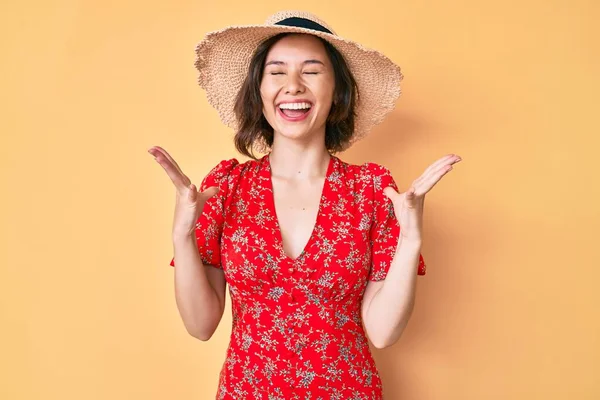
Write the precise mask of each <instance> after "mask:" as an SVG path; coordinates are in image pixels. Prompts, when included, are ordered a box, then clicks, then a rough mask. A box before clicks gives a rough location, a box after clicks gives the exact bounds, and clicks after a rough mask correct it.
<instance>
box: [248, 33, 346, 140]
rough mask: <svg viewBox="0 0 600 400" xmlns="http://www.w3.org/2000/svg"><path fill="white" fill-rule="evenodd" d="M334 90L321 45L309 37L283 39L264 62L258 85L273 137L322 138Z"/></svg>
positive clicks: (331, 73)
mask: <svg viewBox="0 0 600 400" xmlns="http://www.w3.org/2000/svg"><path fill="white" fill-rule="evenodd" d="M334 88H335V76H334V71H333V67H332V65H331V61H330V60H329V57H328V55H327V52H326V51H325V46H323V43H321V41H320V40H319V39H318V38H316V37H314V36H311V35H289V36H285V37H283V38H282V39H281V40H279V41H278V42H277V43H275V44H274V45H273V46H272V47H271V49H270V50H269V53H268V54H267V58H266V60H265V68H264V73H263V77H262V82H261V85H260V93H261V97H262V102H263V114H264V116H265V118H266V119H267V121H268V122H269V124H270V125H271V126H272V127H273V129H274V131H275V134H276V135H277V134H280V135H283V136H285V137H288V138H290V139H309V138H312V137H313V136H315V135H319V134H321V135H323V137H324V135H325V122H326V121H327V116H328V115H329V110H330V109H331V102H332V99H333V92H334Z"/></svg>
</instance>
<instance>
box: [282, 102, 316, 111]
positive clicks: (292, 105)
mask: <svg viewBox="0 0 600 400" xmlns="http://www.w3.org/2000/svg"><path fill="white" fill-rule="evenodd" d="M310 107H311V106H310V103H284V104H280V105H279V108H281V109H286V110H303V109H307V108H310Z"/></svg>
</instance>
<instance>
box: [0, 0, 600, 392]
mask: <svg viewBox="0 0 600 400" xmlns="http://www.w3.org/2000/svg"><path fill="white" fill-rule="evenodd" d="M285 7H290V8H302V9H306V10H310V11H312V12H314V13H316V14H317V15H319V16H320V17H322V18H323V19H324V20H326V21H327V22H328V23H330V24H331V25H332V26H333V28H334V29H335V30H336V31H337V32H338V33H339V34H340V35H343V36H345V37H348V38H350V39H354V40H357V41H359V42H361V43H363V44H364V45H365V46H368V47H374V48H377V49H379V50H380V51H382V52H383V53H385V54H386V55H388V56H389V57H390V58H392V59H393V60H394V61H396V62H397V63H399V64H400V65H401V67H402V70H403V72H404V74H405V77H406V78H405V80H404V82H403V96H402V97H401V99H400V100H399V101H398V105H397V108H396V110H395V111H394V113H393V114H392V115H391V116H390V117H389V118H388V119H387V120H386V121H385V122H384V123H383V124H381V125H380V126H378V127H377V128H376V129H375V130H374V131H373V132H372V133H371V135H370V136H369V137H368V138H367V139H365V140H363V141H361V142H359V143H357V144H356V145H355V146H354V147H352V148H351V149H350V150H348V151H347V152H345V153H343V154H341V155H340V157H341V158H342V159H344V160H345V161H347V162H352V163H362V162H365V161H373V162H378V163H381V164H383V165H385V166H387V167H389V168H390V169H391V170H392V172H393V174H394V177H395V178H396V181H397V182H398V184H399V185H400V186H401V187H402V188H403V189H406V188H407V185H409V184H410V182H411V181H412V180H413V179H415V178H416V177H417V176H418V175H419V174H420V173H421V172H422V171H423V170H424V169H425V168H426V167H427V166H428V165H429V164H430V163H432V162H433V161H435V160H436V159H438V158H439V157H441V156H443V155H444V154H447V153H456V154H459V155H460V156H462V158H463V161H462V162H461V163H459V164H457V165H456V166H455V168H454V170H453V171H451V172H450V173H449V174H448V175H446V176H445V177H444V178H443V179H442V181H440V183H438V184H437V185H436V186H435V187H434V188H433V190H432V192H430V193H429V194H428V195H427V200H426V208H425V230H424V234H425V238H424V244H423V254H424V257H425V260H426V262H427V264H428V272H427V275H426V276H425V277H420V278H419V280H418V290H417V301H416V309H415V312H414V314H413V317H412V319H411V321H410V323H409V325H408V327H407V329H406V331H405V333H404V334H403V336H402V338H401V339H400V341H399V342H398V343H397V344H396V345H394V346H393V347H391V348H388V349H385V350H382V351H375V350H374V351H375V357H376V360H377V363H378V365H379V368H380V370H381V374H382V378H383V381H384V385H385V393H386V399H390V400H395V399H401V400H404V399H406V400H440V399H441V400H453V399H456V400H465V399H477V400H480V399H545V400H547V399H565V398H573V399H598V398H600V383H599V382H600V381H599V380H598V373H599V370H600V360H599V359H600V343H599V337H600V321H599V315H598V305H599V304H600V290H599V289H598V282H599V278H600V273H599V272H598V268H599V267H600V257H599V251H598V249H599V247H600V246H599V245H598V244H597V243H596V240H597V238H598V230H599V229H600V222H599V220H600V218H599V217H600V216H599V211H598V208H599V205H600V193H599V189H598V186H599V185H598V182H599V179H598V172H599V171H600V168H598V166H597V162H598V161H597V154H598V150H599V149H600V146H599V144H600V140H599V139H598V135H599V133H600V130H599V128H600V126H599V123H598V109H599V106H600V102H599V100H598V96H599V93H600V85H599V78H598V75H599V74H600V63H599V60H600V57H599V54H600V45H599V38H600V28H599V24H598V20H599V18H600V13H599V11H600V10H599V9H600V6H599V5H598V2H595V1H592V0H588V1H583V0H579V1H566V0H564V1H558V0H552V1H548V0H545V1H541V0H540V1H536V0H519V1H517V0H509V1H494V2H491V1H481V0H463V1H427V2H422V1H416V0H409V1H401V2H397V1H386V2H366V3H364V4H356V5H351V3H350V2H347V1H327V2H325V1H322V0H319V1H312V0H311V1H304V2H301V3H298V4H295V5H292V4H287V3H283V2H281V1H261V2H246V1H241V0H238V1H230V2H225V3H219V2H215V1H210V2H208V1H179V2H168V1H148V0H144V1H141V0H136V1H84V0H80V1H73V0H71V1H68V0H64V1H58V0H55V1H43V2H41V1H38V2H33V1H31V2H24V1H16V0H12V1H8V2H7V1H4V2H2V5H1V6H0V43H1V49H0V50H1V54H2V63H1V66H0V83H1V90H2V95H1V96H0V113H1V118H0V124H1V125H0V132H1V134H2V146H1V148H0V154H1V158H0V160H1V169H0V174H1V176H2V211H1V212H2V214H1V215H0V218H1V220H2V224H1V226H2V237H1V244H2V251H1V264H0V265H1V266H2V271H1V274H2V275H1V276H2V279H1V283H0V307H1V312H2V314H1V317H2V320H1V323H2V335H1V336H2V340H1V342H2V345H1V346H2V347H1V348H0V351H1V353H0V354H1V357H0V359H1V360H2V361H1V363H0V365H1V371H0V398H2V399H7V400H12V399H40V400H41V399H43V400H48V399H60V400H68V399H78V400H79V399H86V400H95V399H112V400H117V399H145V400H149V399H167V398H168V399H210V398H214V394H215V392H216V385H217V379H218V372H219V370H220V368H221V365H222V362H223V360H224V356H225V349H226V346H227V343H228V339H229V332H230V324H231V318H230V315H229V313H230V308H229V306H230V302H229V301H230V300H229V298H228V299H227V302H228V304H227V308H226V312H225V316H224V318H223V320H222V322H221V325H220V326H219V328H218V331H217V332H216V334H215V336H214V337H213V338H212V339H211V340H210V341H209V342H200V341H198V340H196V339H194V338H192V337H191V336H189V335H188V334H187V333H186V331H185V329H184V327H183V324H182V322H181V320H180V317H179V315H178V312H177V309H176V305H175V297H174V292H173V290H174V288H173V271H172V267H170V266H169V265H168V262H169V261H170V260H171V256H172V244H171V236H170V233H171V222H172V210H173V206H174V199H175V193H174V189H173V186H172V184H171V182H170V180H169V179H168V177H167V175H166V174H165V173H164V171H163V170H162V168H161V167H160V166H159V165H158V164H156V163H155V162H154V161H153V158H152V156H150V155H149V154H148V153H147V152H146V150H147V149H148V148H149V147H150V146H152V145H161V146H163V147H164V148H166V149H167V150H168V151H169V152H170V153H171V154H172V155H173V156H174V157H175V159H176V160H177V161H178V162H179V164H180V165H181V166H182V168H183V169H184V171H185V172H187V173H188V174H189V176H190V177H191V178H192V180H193V181H194V182H196V183H199V182H200V180H201V179H202V177H203V176H204V175H205V174H206V173H207V172H208V170H209V169H210V168H211V167H212V166H214V165H215V164H216V163H217V162H218V161H220V160H222V159H224V158H229V157H236V156H238V155H237V154H236V153H235V151H234V148H233V143H232V141H231V138H232V133H231V131H230V130H228V129H227V128H226V127H225V126H223V125H222V124H221V123H220V121H219V120H218V116H217V113H216V112H215V111H214V110H213V109H212V108H211V107H210V106H209V105H208V103H207V101H206V97H205V95H204V93H203V92H202V91H201V89H200V88H199V87H198V86H197V85H196V71H195V69H194V66H193V62H194V46H195V44H196V43H197V42H198V41H199V40H200V39H201V38H202V36H203V35H204V33H205V32H208V31H211V30H216V29H220V28H221V27H224V26H226V25H229V24H249V23H261V22H263V21H264V19H265V18H266V17H267V16H268V15H269V14H271V13H273V12H275V11H278V10H280V9H281V8H285ZM238 157H239V156H238ZM239 159H240V160H244V158H243V157H239Z"/></svg>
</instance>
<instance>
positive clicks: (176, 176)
mask: <svg viewBox="0 0 600 400" xmlns="http://www.w3.org/2000/svg"><path fill="white" fill-rule="evenodd" d="M154 159H155V160H156V162H157V163H159V164H160V166H161V167H163V169H164V170H165V171H166V172H167V175H168V176H169V178H170V179H171V181H173V184H174V185H175V187H176V188H177V189H178V190H179V191H180V193H181V191H183V190H184V189H185V188H187V187H188V186H189V185H190V183H191V181H190V179H189V178H188V177H187V176H185V175H184V174H182V173H181V171H180V170H179V169H177V168H176V167H175V166H174V165H173V163H171V161H170V160H169V159H167V158H165V157H164V156H163V155H162V153H161V154H159V155H157V156H156V157H155V158H154Z"/></svg>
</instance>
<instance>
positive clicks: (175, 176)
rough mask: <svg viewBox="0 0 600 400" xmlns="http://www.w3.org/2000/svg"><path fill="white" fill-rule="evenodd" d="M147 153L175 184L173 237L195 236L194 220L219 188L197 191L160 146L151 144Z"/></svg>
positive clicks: (213, 187)
mask: <svg viewBox="0 0 600 400" xmlns="http://www.w3.org/2000/svg"><path fill="white" fill-rule="evenodd" d="M148 153H150V154H151V155H153V156H154V159H155V161H156V162H158V163H159V164H160V165H161V166H162V167H163V168H164V170H165V171H166V172H167V175H168V176H169V178H171V181H173V184H174V185H175V192H176V195H177V197H176V201H175V216H174V219H173V237H174V238H175V237H185V236H191V237H194V238H195V237H196V236H195V230H196V222H197V221H198V217H199V216H200V213H201V212H202V209H203V208H204V204H205V203H206V201H207V200H208V199H209V198H211V197H212V196H214V195H215V194H216V193H217V192H218V191H219V188H217V187H215V186H211V187H209V188H208V189H206V190H205V191H204V192H199V191H198V190H197V189H196V186H194V184H193V183H192V182H191V181H190V179H189V178H188V177H187V176H186V175H185V174H184V173H183V172H182V171H181V168H179V165H177V163H176V162H175V160H174V159H173V157H171V156H170V155H169V153H167V151H166V150H165V149H163V148H162V147H160V146H153V147H151V148H150V149H148Z"/></svg>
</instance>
